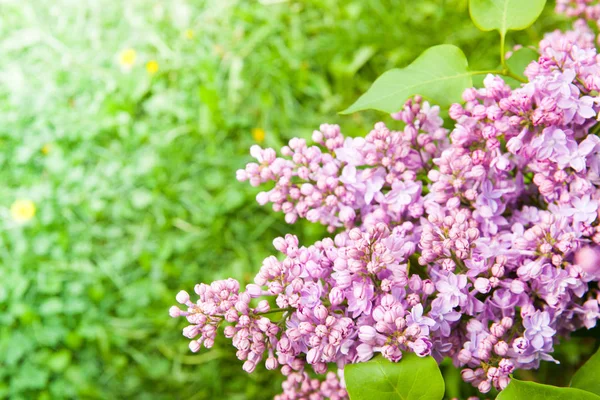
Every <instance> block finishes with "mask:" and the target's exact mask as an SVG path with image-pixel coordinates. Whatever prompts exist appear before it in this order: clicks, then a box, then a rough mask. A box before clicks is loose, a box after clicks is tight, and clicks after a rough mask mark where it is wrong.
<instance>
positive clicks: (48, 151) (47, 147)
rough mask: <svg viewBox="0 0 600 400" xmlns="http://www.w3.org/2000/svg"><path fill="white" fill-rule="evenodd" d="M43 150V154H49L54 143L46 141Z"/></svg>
mask: <svg viewBox="0 0 600 400" xmlns="http://www.w3.org/2000/svg"><path fill="white" fill-rule="evenodd" d="M41 151H42V154H43V155H45V156H47V155H48V154H50V152H51V151H52V145H51V144H50V143H46V144H45V145H44V146H42V150H41Z"/></svg>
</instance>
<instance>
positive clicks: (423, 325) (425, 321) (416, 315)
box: [406, 303, 435, 336]
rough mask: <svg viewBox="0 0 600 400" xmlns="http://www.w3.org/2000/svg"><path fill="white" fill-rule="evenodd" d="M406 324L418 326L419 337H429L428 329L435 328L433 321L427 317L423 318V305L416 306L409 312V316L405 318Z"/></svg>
mask: <svg viewBox="0 0 600 400" xmlns="http://www.w3.org/2000/svg"><path fill="white" fill-rule="evenodd" d="M406 323H407V325H408V326H411V325H414V326H418V327H419V329H420V332H421V335H425V336H426V335H429V329H430V328H431V327H433V326H435V321H434V320H433V319H431V318H429V317H424V316H423V304H421V303H419V304H416V305H415V306H414V307H413V308H412V309H411V311H410V314H408V315H407V317H406Z"/></svg>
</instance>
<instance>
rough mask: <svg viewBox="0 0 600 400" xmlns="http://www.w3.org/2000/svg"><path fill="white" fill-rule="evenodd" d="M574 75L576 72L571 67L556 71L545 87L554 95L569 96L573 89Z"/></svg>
mask: <svg viewBox="0 0 600 400" xmlns="http://www.w3.org/2000/svg"><path fill="white" fill-rule="evenodd" d="M576 75H577V74H576V72H575V71H574V70H572V69H567V70H565V71H563V72H562V73H560V72H556V73H555V74H554V77H553V79H552V80H550V81H548V83H547V84H546V89H548V90H549V91H550V93H551V94H552V95H554V96H557V97H558V96H562V97H569V96H570V95H571V92H572V90H574V89H575V87H574V86H573V80H574V79H575V76H576ZM575 90H576V89H575Z"/></svg>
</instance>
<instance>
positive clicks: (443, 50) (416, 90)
mask: <svg viewBox="0 0 600 400" xmlns="http://www.w3.org/2000/svg"><path fill="white" fill-rule="evenodd" d="M467 67H468V62H467V58H466V57H465V55H464V54H463V52H462V51H461V50H460V49H459V48H458V47H456V46H452V45H449V44H442V45H439V46H433V47H430V48H429V49H427V50H425V51H424V52H423V53H422V54H421V55H420V56H419V57H418V58H417V59H416V60H415V61H413V62H412V64H410V65H409V66H407V67H406V68H403V69H392V70H390V71H387V72H385V73H384V74H383V75H381V76H380V77H379V78H377V80H376V81H375V82H374V83H373V85H372V86H371V87H370V88H369V90H368V91H367V92H366V93H365V94H363V95H362V96H361V97H360V98H359V99H358V100H357V101H356V102H355V103H354V104H352V105H351V106H350V107H348V108H347V109H346V110H344V111H342V114H350V113H353V112H356V111H360V110H367V109H374V110H379V111H384V112H387V113H393V112H396V111H398V110H400V109H401V108H402V106H403V105H404V102H405V101H406V100H407V99H408V98H410V97H412V96H414V95H417V94H419V95H421V96H423V97H425V98H428V99H431V100H432V101H434V102H435V103H436V104H439V105H442V106H447V105H450V104H452V103H454V102H458V101H460V100H461V95H462V92H463V90H465V89H466V88H467V87H470V86H472V80H471V73H470V72H469V71H468V69H467Z"/></svg>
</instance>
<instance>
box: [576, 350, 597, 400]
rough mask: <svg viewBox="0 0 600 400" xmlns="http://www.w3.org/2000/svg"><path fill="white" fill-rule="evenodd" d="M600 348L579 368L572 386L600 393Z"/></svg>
mask: <svg viewBox="0 0 600 400" xmlns="http://www.w3.org/2000/svg"><path fill="white" fill-rule="evenodd" d="M599 378H600V350H598V351H597V352H596V354H594V355H593V356H592V357H590V359H589V360H587V362H586V363H585V364H583V367H581V368H579V370H578V371H577V372H575V375H573V379H572V380H571V387H574V388H577V389H582V390H585V391H587V392H592V393H595V394H597V395H600V379H599Z"/></svg>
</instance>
